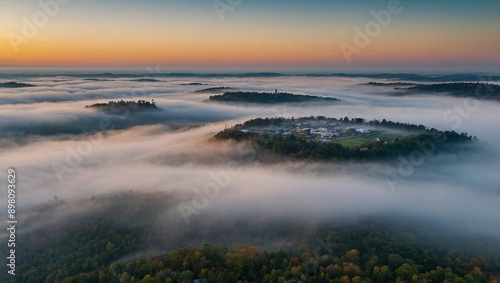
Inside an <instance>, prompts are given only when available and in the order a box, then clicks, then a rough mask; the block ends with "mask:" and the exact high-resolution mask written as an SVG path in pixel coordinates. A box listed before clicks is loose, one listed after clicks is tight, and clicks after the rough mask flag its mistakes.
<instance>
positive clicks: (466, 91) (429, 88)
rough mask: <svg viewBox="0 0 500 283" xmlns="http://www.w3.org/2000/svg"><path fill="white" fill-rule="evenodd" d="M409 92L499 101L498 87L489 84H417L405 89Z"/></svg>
mask: <svg viewBox="0 0 500 283" xmlns="http://www.w3.org/2000/svg"><path fill="white" fill-rule="evenodd" d="M407 90H408V91H410V92H419V93H420V92H436V93H447V94H450V95H453V96H458V97H474V98H477V99H496V100H498V99H500V85H496V84H489V83H442V84H419V85H416V86H413V87H409V88H408V89H407Z"/></svg>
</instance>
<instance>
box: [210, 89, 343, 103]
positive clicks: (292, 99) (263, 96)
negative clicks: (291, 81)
mask: <svg viewBox="0 0 500 283" xmlns="http://www.w3.org/2000/svg"><path fill="white" fill-rule="evenodd" d="M208 101H215V102H229V103H260V104H279V103H300V102H334V101H338V99H337V98H333V97H320V96H312V95H301V94H293V93H287V92H274V93H268V92H250V91H249V92H243V91H237V92H226V93H224V94H221V95H212V96H210V97H209V98H208Z"/></svg>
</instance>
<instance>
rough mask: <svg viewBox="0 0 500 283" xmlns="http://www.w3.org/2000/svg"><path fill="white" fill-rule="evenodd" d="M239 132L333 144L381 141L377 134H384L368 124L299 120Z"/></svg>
mask: <svg viewBox="0 0 500 283" xmlns="http://www.w3.org/2000/svg"><path fill="white" fill-rule="evenodd" d="M236 129H237V130H240V131H242V132H244V133H258V134H269V135H284V136H289V135H292V134H293V135H294V136H296V137H300V138H302V139H305V140H309V141H316V142H333V141H342V140H346V139H353V138H354V139H359V140H361V141H363V142H366V141H370V140H373V141H380V138H379V137H378V136H377V134H379V133H380V134H383V133H382V131H380V130H379V129H377V130H375V129H373V127H370V125H368V124H366V123H362V124H349V123H343V122H340V121H338V120H336V121H332V120H331V119H315V118H313V117H311V118H298V119H288V120H285V121H283V122H280V123H271V124H269V125H259V126H247V125H239V126H238V127H237V128H236Z"/></svg>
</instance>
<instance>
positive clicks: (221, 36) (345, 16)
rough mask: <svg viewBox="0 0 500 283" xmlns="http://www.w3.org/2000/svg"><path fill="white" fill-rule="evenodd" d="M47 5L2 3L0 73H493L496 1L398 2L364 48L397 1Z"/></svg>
mask: <svg viewBox="0 0 500 283" xmlns="http://www.w3.org/2000/svg"><path fill="white" fill-rule="evenodd" d="M56 1H57V0H41V1H34V0H23V1H19V0H0V70H12V69H30V68H35V69H36V68H38V69H44V68H49V69H50V68H61V69H109V70H113V69H122V70H124V69H137V70H143V69H144V66H151V65H161V68H162V71H186V70H189V71H220V70H224V71H299V72H300V71H303V72H306V71H307V72H314V71H348V72H374V71H384V72H386V71H406V72H412V71H413V72H420V71H422V72H500V20H499V19H500V1H498V0H479V1H465V0H453V1H452V0H443V1H430V0H414V1H411V0H401V1H400V6H401V9H402V11H401V12H400V13H398V14H392V15H391V20H390V22H389V24H388V25H387V26H385V27H381V28H380V32H379V33H378V34H377V35H375V36H373V37H370V42H369V44H367V45H366V46H362V47H360V46H358V45H356V44H355V41H354V37H355V35H356V31H355V28H356V27H358V28H360V29H361V30H364V29H365V27H366V25H367V23H369V22H370V21H373V20H374V18H373V16H372V15H371V11H375V12H378V11H380V10H386V9H387V8H388V3H390V2H391V1H395V0H370V1H368V0H365V1H345V0H324V1H323V0H316V1H315V0H282V1H279V0H274V1H273V0H241V1H238V0H216V1H213V0H149V1H138V0H137V1H132V0H106V1H104V0H85V1H84V0H72V1H71V0H64V1H63V0H59V2H56ZM217 1H218V2H217ZM66 2H67V3H66ZM238 2H241V3H238ZM40 3H51V4H47V5H48V6H49V7H50V9H49V10H48V11H49V12H53V13H51V14H52V15H49V16H48V17H44V13H45V15H47V13H48V12H45V10H44V9H43V7H42V5H41V4H40ZM54 3H57V6H58V8H57V9H56V8H55V6H54ZM214 3H216V4H217V5H214ZM221 3H222V4H221ZM232 4H236V5H234V6H232ZM224 5H229V6H225V7H226V8H227V7H230V9H228V10H226V11H225V12H223V13H222V12H221V11H222V10H220V11H219V12H217V9H216V7H215V6H217V7H219V8H220V9H224ZM27 22H29V23H27ZM31 24H32V25H34V26H35V29H36V31H33V29H30V28H29V25H31ZM343 42H344V43H347V44H349V45H351V46H354V47H356V48H358V47H359V48H358V52H357V53H353V54H352V56H350V58H351V62H350V63H348V62H347V61H346V58H345V55H344V53H343V51H342V48H341V47H340V46H341V44H342V43H343Z"/></svg>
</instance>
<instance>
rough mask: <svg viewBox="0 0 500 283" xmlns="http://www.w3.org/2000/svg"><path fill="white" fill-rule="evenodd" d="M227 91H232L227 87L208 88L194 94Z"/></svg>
mask: <svg viewBox="0 0 500 283" xmlns="http://www.w3.org/2000/svg"><path fill="white" fill-rule="evenodd" d="M228 89H232V87H228V86H217V87H209V88H204V89H200V90H196V91H194V92H196V93H205V92H208V93H211V92H222V91H226V90H228Z"/></svg>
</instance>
